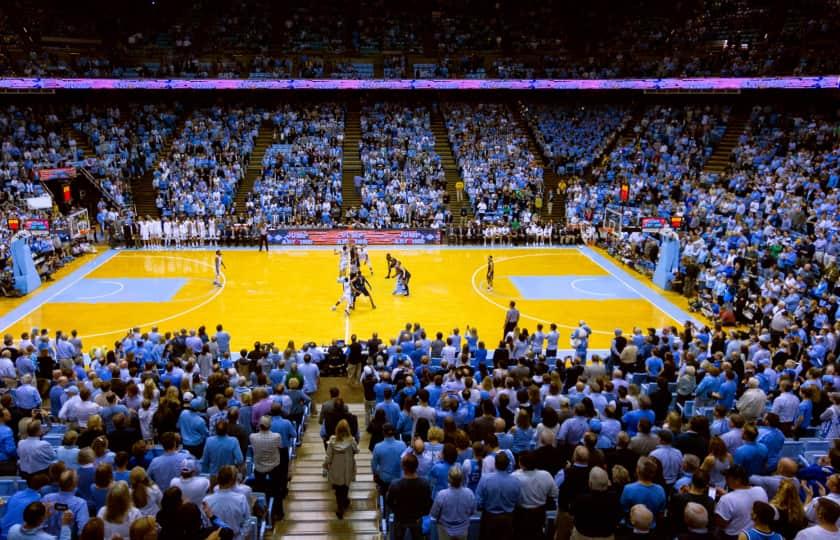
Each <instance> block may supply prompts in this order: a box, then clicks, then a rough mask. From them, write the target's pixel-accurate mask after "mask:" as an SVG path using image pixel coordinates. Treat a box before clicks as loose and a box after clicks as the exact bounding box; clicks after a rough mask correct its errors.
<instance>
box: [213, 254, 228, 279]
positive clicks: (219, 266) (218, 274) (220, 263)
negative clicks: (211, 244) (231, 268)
mask: <svg viewBox="0 0 840 540" xmlns="http://www.w3.org/2000/svg"><path fill="white" fill-rule="evenodd" d="M214 267H215V270H216V277H215V279H214V280H213V285H215V286H216V287H221V286H222V268H225V269H227V266H225V261H223V260H222V252H221V250H218V249H217V250H216V258H215V260H214Z"/></svg>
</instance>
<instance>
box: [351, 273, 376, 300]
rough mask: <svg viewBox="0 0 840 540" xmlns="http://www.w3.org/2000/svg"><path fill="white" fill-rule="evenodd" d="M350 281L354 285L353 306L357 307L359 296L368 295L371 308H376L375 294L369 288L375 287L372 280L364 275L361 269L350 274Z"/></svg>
mask: <svg viewBox="0 0 840 540" xmlns="http://www.w3.org/2000/svg"><path fill="white" fill-rule="evenodd" d="M350 282H351V284H352V285H353V307H356V298H357V297H359V296H362V295H364V296H367V297H368V299H370V307H371V309H376V304H374V303H373V296H372V295H371V294H370V290H369V288H371V289H372V288H373V287H372V286H371V284H370V281H368V280H367V278H366V277H365V276H363V275H362V272H361V271H357V272H354V273H352V274H350Z"/></svg>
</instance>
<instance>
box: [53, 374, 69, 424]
mask: <svg viewBox="0 0 840 540" xmlns="http://www.w3.org/2000/svg"><path fill="white" fill-rule="evenodd" d="M69 384H70V383H69V381H68V380H67V377H63V376H62V377H59V379H58V384H56V385H54V386H53V387H52V388H50V394H49V395H50V414H51V415H52V416H54V417H56V418H58V413H59V411H60V410H61V406H62V405H64V398H65V393H64V389H65V388H67V386H68V385H69Z"/></svg>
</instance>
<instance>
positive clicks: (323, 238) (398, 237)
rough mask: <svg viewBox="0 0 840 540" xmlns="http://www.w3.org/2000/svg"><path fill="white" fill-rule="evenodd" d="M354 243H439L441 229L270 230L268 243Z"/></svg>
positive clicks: (409, 244) (322, 244) (299, 244)
mask: <svg viewBox="0 0 840 540" xmlns="http://www.w3.org/2000/svg"><path fill="white" fill-rule="evenodd" d="M350 241H352V242H353V243H354V244H359V245H371V246H386V245H407V246H420V245H428V244H440V242H441V234H440V231H438V230H435V229H387V230H365V229H271V230H269V231H268V242H269V243H270V244H277V245H283V246H330V245H342V244H347V243H349V242H350Z"/></svg>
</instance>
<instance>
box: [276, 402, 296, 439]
mask: <svg viewBox="0 0 840 540" xmlns="http://www.w3.org/2000/svg"><path fill="white" fill-rule="evenodd" d="M281 414H282V406H281V405H280V404H279V403H272V404H271V431H272V432H273V433H277V434H279V435H280V439H281V441H282V442H281V445H282V447H283V448H290V447H291V446H292V444H294V440H295V437H297V433H295V426H294V425H293V424H292V423H291V422H289V421H288V420H286V419H285V418H283V416H281Z"/></svg>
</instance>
